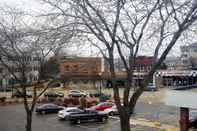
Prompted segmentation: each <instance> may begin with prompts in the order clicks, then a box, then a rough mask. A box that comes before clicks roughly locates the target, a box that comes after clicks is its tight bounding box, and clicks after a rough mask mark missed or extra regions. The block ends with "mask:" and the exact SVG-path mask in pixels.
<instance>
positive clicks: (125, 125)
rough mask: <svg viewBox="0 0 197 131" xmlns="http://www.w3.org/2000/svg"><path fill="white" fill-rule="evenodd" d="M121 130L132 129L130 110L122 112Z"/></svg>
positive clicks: (128, 130) (129, 130)
mask: <svg viewBox="0 0 197 131" xmlns="http://www.w3.org/2000/svg"><path fill="white" fill-rule="evenodd" d="M120 126H121V131H131V128H130V114H129V113H128V112H122V113H120Z"/></svg>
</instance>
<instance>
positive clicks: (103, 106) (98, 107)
mask: <svg viewBox="0 0 197 131" xmlns="http://www.w3.org/2000/svg"><path fill="white" fill-rule="evenodd" d="M113 105H114V104H113V103H112V102H102V103H99V104H98V105H96V106H93V107H92V109H95V110H98V111H104V110H105V109H108V108H111V107H112V106H113Z"/></svg>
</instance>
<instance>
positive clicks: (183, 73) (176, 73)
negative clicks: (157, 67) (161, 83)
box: [155, 70, 197, 77]
mask: <svg viewBox="0 0 197 131" xmlns="http://www.w3.org/2000/svg"><path fill="white" fill-rule="evenodd" d="M155 76H156V77H163V76H197V71H196V70H161V71H157V72H156V73H155Z"/></svg>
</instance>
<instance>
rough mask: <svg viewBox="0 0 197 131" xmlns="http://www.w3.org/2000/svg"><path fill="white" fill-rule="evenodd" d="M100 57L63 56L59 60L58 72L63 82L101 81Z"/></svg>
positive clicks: (95, 83)
mask: <svg viewBox="0 0 197 131" xmlns="http://www.w3.org/2000/svg"><path fill="white" fill-rule="evenodd" d="M102 67H103V66H102V59H101V58H99V57H75V58H63V59H61V60H60V62H59V74H60V76H61V79H63V80H64V81H65V83H69V82H71V81H72V82H74V83H92V84H94V85H95V86H98V84H100V83H99V82H100V81H101V74H102Z"/></svg>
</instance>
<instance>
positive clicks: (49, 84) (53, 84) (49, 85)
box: [48, 81, 61, 88]
mask: <svg viewBox="0 0 197 131" xmlns="http://www.w3.org/2000/svg"><path fill="white" fill-rule="evenodd" d="M48 87H49V88H56V87H61V83H59V82H54V81H52V82H49V83H48Z"/></svg>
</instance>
